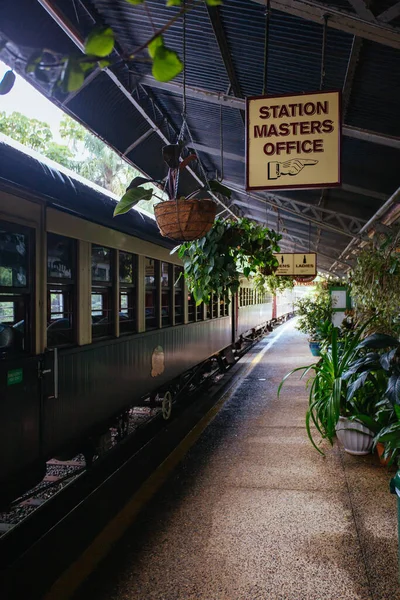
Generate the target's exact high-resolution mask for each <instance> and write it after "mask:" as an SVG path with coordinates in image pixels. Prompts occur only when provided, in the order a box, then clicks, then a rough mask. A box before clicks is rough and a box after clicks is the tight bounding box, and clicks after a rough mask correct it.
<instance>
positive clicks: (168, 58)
mask: <svg viewBox="0 0 400 600" xmlns="http://www.w3.org/2000/svg"><path fill="white" fill-rule="evenodd" d="M182 70H183V63H182V61H181V59H180V58H179V56H178V55H177V53H176V52H174V50H169V49H168V48H166V47H165V46H160V47H159V48H157V50H156V53H155V56H154V60H153V68H152V73H153V77H154V79H157V81H164V82H166V81H171V79H173V78H174V77H176V76H177V75H179V73H181V72H182Z"/></svg>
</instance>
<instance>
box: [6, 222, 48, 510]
mask: <svg viewBox="0 0 400 600" xmlns="http://www.w3.org/2000/svg"><path fill="white" fill-rule="evenodd" d="M34 243H35V236H34V230H33V229H30V228H26V227H20V226H18V225H15V224H13V223H9V222H3V221H0V427H1V434H0V501H1V499H4V496H5V495H6V493H9V494H13V493H15V492H13V491H12V488H13V486H14V485H15V486H16V490H17V492H16V493H18V480H19V479H21V473H22V472H24V471H25V472H27V473H29V474H32V475H33V474H34V472H35V468H36V466H37V465H38V464H39V462H40V455H41V452H40V450H41V439H40V411H41V392H40V378H39V375H40V358H41V357H40V356H35V348H34V319H33V312H34V311H33V307H34V291H35V289H34V288H35V281H34Z"/></svg>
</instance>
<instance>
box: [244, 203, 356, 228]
mask: <svg viewBox="0 0 400 600" xmlns="http://www.w3.org/2000/svg"><path fill="white" fill-rule="evenodd" d="M271 197H272V198H274V196H271ZM277 198H278V199H279V196H278V197H277ZM257 200H259V201H260V202H263V199H262V198H257ZM284 200H291V199H289V198H285V199H284ZM233 204H236V205H237V206H241V207H243V208H247V210H248V211H258V212H262V213H264V214H266V210H265V208H264V207H262V206H260V205H259V206H257V205H254V204H249V203H248V202H244V201H243V200H234V201H233ZM263 204H264V205H265V203H264V202H263ZM311 208H312V209H315V211H313V213H314V216H317V217H318V213H320V212H321V213H323V212H324V209H323V208H322V209H321V208H320V207H318V206H312V207H311ZM282 210H285V208H284V207H283V206H282ZM326 212H328V211H326ZM329 212H330V211H329ZM274 213H275V211H273V210H272V209H271V210H270V211H269V214H274ZM296 215H298V216H297V217H291V216H289V215H286V216H285V218H287V219H290V220H291V221H293V222H295V223H304V216H305V214H304V212H301V211H299V212H296ZM336 215H337V216H339V217H340V213H336ZM330 216H331V215H330ZM343 216H344V217H345V218H347V219H349V226H350V224H351V223H352V224H353V227H354V226H356V227H357V228H358V229H360V228H361V227H362V223H365V221H361V222H360V221H358V220H357V219H353V218H352V217H349V216H348V215H343ZM317 217H316V218H317ZM354 221H356V222H354ZM327 222H329V221H327ZM321 223H322V219H321ZM341 226H342V227H344V228H346V225H345V223H344V222H343V219H341ZM351 229H352V228H351V227H350V230H351Z"/></svg>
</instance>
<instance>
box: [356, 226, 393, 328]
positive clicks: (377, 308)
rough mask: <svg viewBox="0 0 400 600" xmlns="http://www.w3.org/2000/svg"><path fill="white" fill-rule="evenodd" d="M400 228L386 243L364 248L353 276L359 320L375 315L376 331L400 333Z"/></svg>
mask: <svg viewBox="0 0 400 600" xmlns="http://www.w3.org/2000/svg"><path fill="white" fill-rule="evenodd" d="M399 236H400V230H397V231H394V233H393V234H392V235H391V236H388V237H387V238H386V240H385V241H384V242H383V243H378V242H372V241H371V242H370V243H368V244H367V245H366V246H364V248H363V249H362V250H361V252H360V254H359V255H358V257H357V264H356V266H355V267H354V269H353V272H352V274H351V277H350V290H351V296H352V299H353V302H354V308H355V311H356V316H357V319H358V320H359V321H360V322H363V321H365V320H368V319H370V318H371V317H374V319H373V322H372V327H373V331H380V332H384V333H393V334H395V335H399V334H400V310H399V309H400V255H399V254H398V253H397V252H396V249H397V245H398V241H399Z"/></svg>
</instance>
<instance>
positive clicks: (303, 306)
mask: <svg viewBox="0 0 400 600" xmlns="http://www.w3.org/2000/svg"><path fill="white" fill-rule="evenodd" d="M295 308H296V313H297V315H298V316H299V319H298V322H297V325H296V327H297V329H298V330H299V331H301V332H302V333H306V334H307V335H308V337H309V339H310V340H315V341H317V340H322V339H324V338H325V335H324V329H323V324H324V323H325V322H331V320H332V312H333V311H332V300H331V295H330V293H329V290H328V287H327V286H325V285H324V284H317V286H316V291H315V293H314V294H313V295H310V296H306V297H305V298H301V299H300V300H298V301H297V302H296V305H295Z"/></svg>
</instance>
